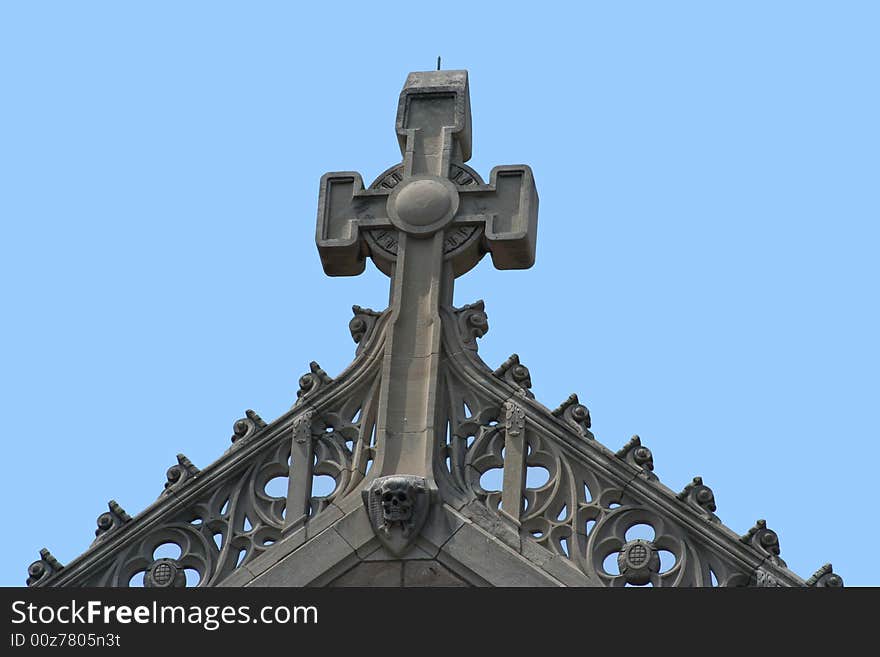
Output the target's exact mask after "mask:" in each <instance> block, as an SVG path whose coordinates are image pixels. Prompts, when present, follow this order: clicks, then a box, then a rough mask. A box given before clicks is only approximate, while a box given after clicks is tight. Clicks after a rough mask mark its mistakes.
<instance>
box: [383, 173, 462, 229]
mask: <svg viewBox="0 0 880 657" xmlns="http://www.w3.org/2000/svg"><path fill="white" fill-rule="evenodd" d="M458 203H459V198H458V189H456V187H455V183H453V182H452V181H451V180H449V179H448V178H441V177H440V176H412V177H410V178H407V179H406V180H404V181H403V182H401V183H400V184H399V185H397V187H395V188H394V191H392V192H391V194H390V195H389V196H388V204H387V206H386V207H387V210H388V217H389V218H390V219H391V223H392V224H394V225H395V226H396V227H397V228H398V229H399V230H402V231H404V232H405V233H407V234H409V235H412V236H413V237H429V236H431V235H433V234H434V233H436V232H437V231H438V230H441V229H442V228H444V227H445V226H446V225H447V224H448V223H449V222H450V221H452V219H453V217H455V213H456V212H458Z"/></svg>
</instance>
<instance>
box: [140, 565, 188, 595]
mask: <svg viewBox="0 0 880 657" xmlns="http://www.w3.org/2000/svg"><path fill="white" fill-rule="evenodd" d="M144 586H145V587H147V588H157V589H182V588H184V587H185V586H186V573H185V572H184V570H183V568H182V567H181V565H180V563H179V562H178V561H177V560H176V559H157V560H156V561H154V562H153V563H152V564H151V565H150V567H149V568H147V570H146V572H145V573H144Z"/></svg>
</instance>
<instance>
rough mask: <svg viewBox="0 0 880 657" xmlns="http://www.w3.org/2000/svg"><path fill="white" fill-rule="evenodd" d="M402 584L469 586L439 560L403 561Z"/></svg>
mask: <svg viewBox="0 0 880 657" xmlns="http://www.w3.org/2000/svg"><path fill="white" fill-rule="evenodd" d="M403 585H404V586H413V587H415V586H471V585H470V584H469V583H468V582H466V581H465V580H463V579H462V578H460V577H458V576H456V575H455V573H453V572H452V571H451V570H449V568H447V567H446V566H444V565H443V564H441V563H440V562H439V561H434V560H431V561H404V562H403Z"/></svg>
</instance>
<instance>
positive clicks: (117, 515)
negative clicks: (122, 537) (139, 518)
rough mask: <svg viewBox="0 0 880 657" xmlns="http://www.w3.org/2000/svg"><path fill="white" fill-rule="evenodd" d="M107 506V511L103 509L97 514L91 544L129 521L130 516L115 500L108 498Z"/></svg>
mask: <svg viewBox="0 0 880 657" xmlns="http://www.w3.org/2000/svg"><path fill="white" fill-rule="evenodd" d="M107 506H108V508H109V511H105V512H104V513H102V514H101V515H99V516H98V520H97V524H98V528H97V529H96V530H95V540H94V542H93V543H92V545H94V544H95V543H98V542H99V541H101V540H102V539H104V538H105V537H106V536H107V535H108V534H109V533H110V532H111V531H114V530H116V528H117V527H121V526H122V525H124V524H125V523H127V522H131V516H130V515H128V514H127V513H126V512H125V509H123V508H122V507H121V506H119V504H117V503H116V500H110V501H109V502H108V503H107Z"/></svg>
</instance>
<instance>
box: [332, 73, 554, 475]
mask: <svg viewBox="0 0 880 657" xmlns="http://www.w3.org/2000/svg"><path fill="white" fill-rule="evenodd" d="M396 127H397V135H398V140H399V143H400V148H401V154H402V155H403V165H402V179H401V180H400V181H399V183H398V184H397V185H396V186H395V187H394V188H393V189H392V190H390V191H389V190H388V189H382V188H380V189H364V184H363V180H362V178H361V177H360V175H359V174H357V173H355V172H342V173H328V174H326V175H325V176H323V178H322V179H321V192H320V197H319V203H318V225H317V235H316V242H317V245H318V251H319V253H320V255H321V262H322V265H323V267H324V270H325V272H326V273H327V274H329V275H331V276H340V275H341V276H346V275H348V276H350V275H356V274H359V273H360V272H362V271H363V269H364V263H365V256H366V255H370V256H371V257H373V259H374V260H376V261H377V265H379V266H380V269H382V270H383V271H386V272H389V273H390V275H391V291H390V308H391V317H390V319H389V327H388V330H387V333H386V338H385V340H386V341H385V354H384V361H383V369H382V382H381V386H380V391H379V409H378V416H377V436H376V443H377V453H376V463H375V465H374V467H373V469H372V470H371V473H375V475H376V476H385V475H389V474H410V475H417V476H422V477H425V478H427V479H428V480H429V481H432V480H433V455H434V453H435V446H436V441H437V435H436V434H437V432H439V431H445V420H446V418H445V417H440V416H441V414H442V413H441V411H440V408H441V404H440V401H441V400H438V395H439V390H440V386H439V364H440V344H441V330H442V326H441V319H440V314H439V309H440V306H441V305H451V304H452V291H453V281H454V279H455V277H456V275H461V274H462V273H464V272H465V271H467V270H468V269H470V268H471V267H473V266H474V265H475V264H476V262H477V261H478V260H479V258H480V257H481V256H482V255H483V253H485V252H486V251H489V252H490V253H491V254H492V258H493V262H494V264H495V266H496V267H498V268H499V269H524V268H528V267H530V266H531V265H532V264H533V263H534V257H535V233H536V226H537V209H538V196H537V192H536V190H535V185H534V179H533V177H532V172H531V170H530V169H529V168H528V167H527V166H503V167H495V168H494V169H493V170H492V173H491V176H490V181H489V184H488V185H485V184H479V185H467V186H463V185H458V184H456V183H455V182H454V181H453V180H451V179H450V167H451V166H453V165H458V166H461V165H462V164H463V163H464V162H465V161H466V160H467V159H469V158H470V153H471V116H470V99H469V92H468V81H467V72H466V71H431V72H427V73H411V74H410V75H409V76H408V78H407V81H406V84H405V85H404V88H403V91H402V92H401V95H400V102H399V105H398V112H397V123H396ZM463 226H477V227H479V228H481V229H482V232H483V234H482V236H481V238H480V240H479V241H476V242H473V244H472V245H471V246H469V247H468V248H466V249H458V250H456V249H452V250H451V251H449V252H447V250H445V249H444V242H445V239H446V236H447V234H448V233H449V232H450V231H452V230H454V229H456V228H460V227H463ZM377 229H382V230H383V231H388V232H394V233H396V253H395V255H394V256H393V258H391V261H390V262H388V260H389V255H388V254H387V253H377V252H375V251H374V250H371V249H370V247H369V244H368V242H367V241H366V240H365V239H364V235H365V234H366V232H367V231H374V230H377Z"/></svg>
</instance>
